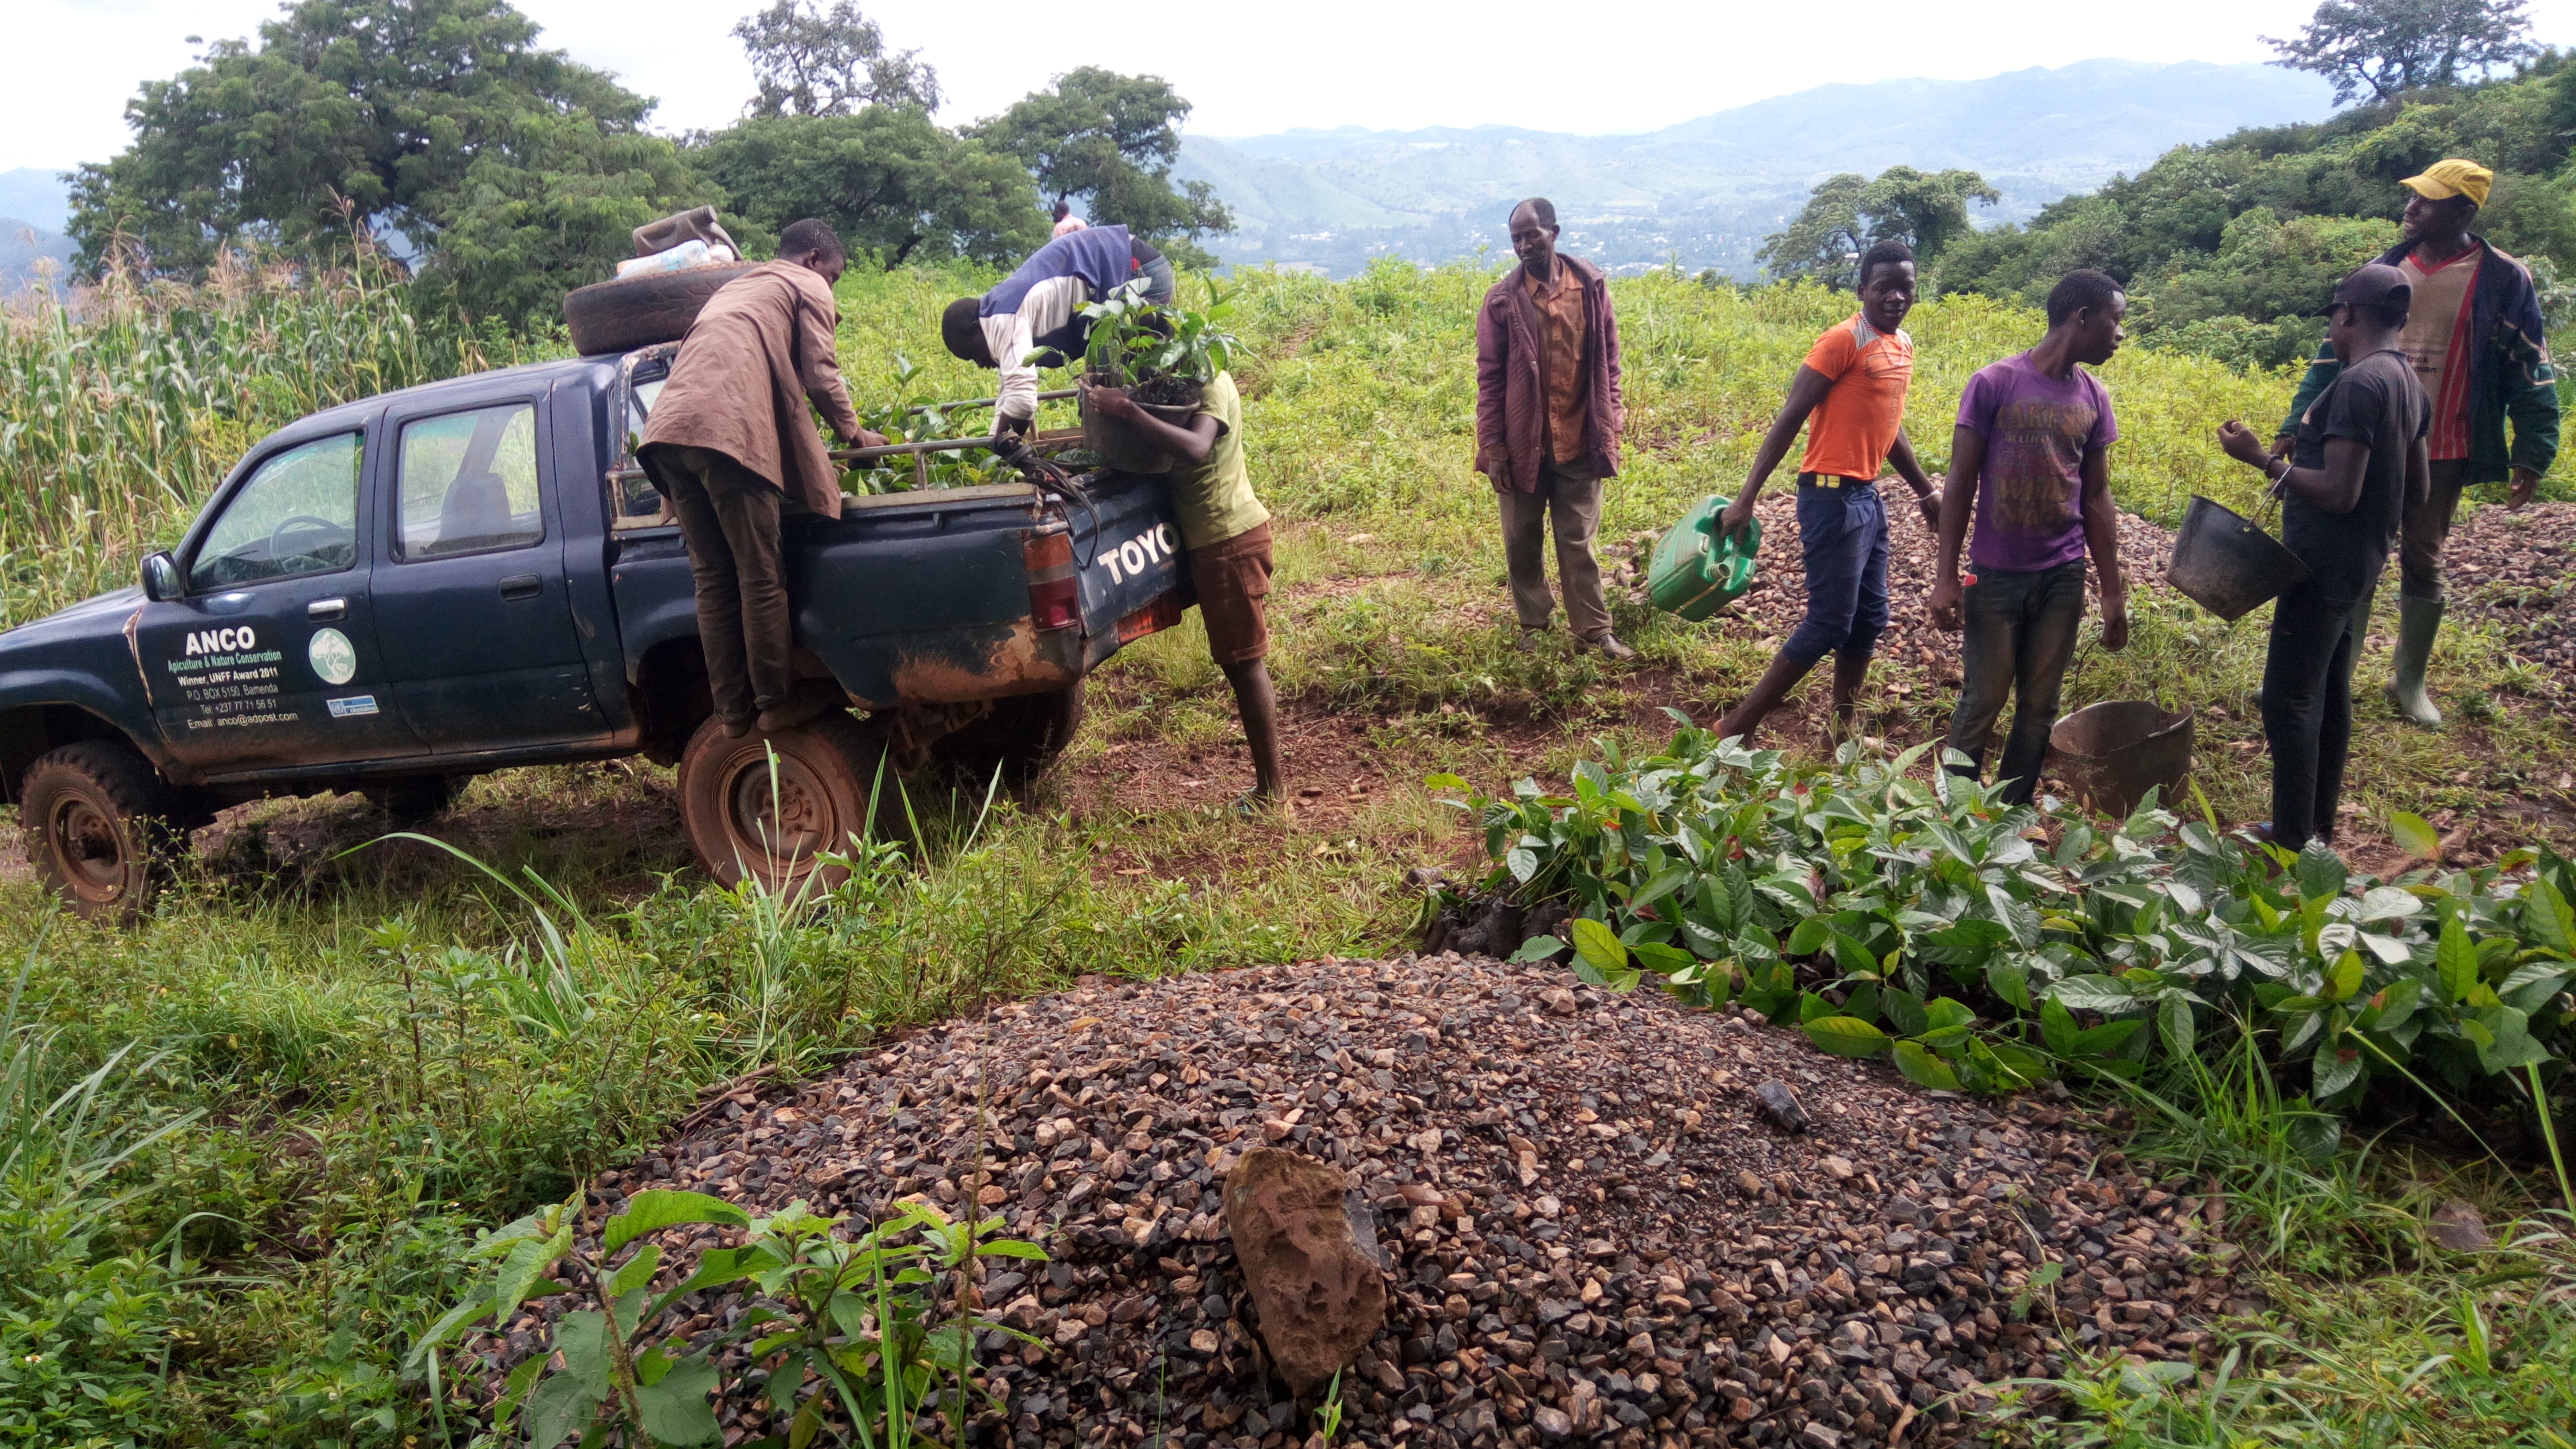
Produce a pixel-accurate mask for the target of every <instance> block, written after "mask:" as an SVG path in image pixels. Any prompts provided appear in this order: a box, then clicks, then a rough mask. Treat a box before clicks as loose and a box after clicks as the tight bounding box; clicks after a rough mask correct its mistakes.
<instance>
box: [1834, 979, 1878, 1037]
mask: <svg viewBox="0 0 2576 1449" xmlns="http://www.w3.org/2000/svg"><path fill="white" fill-rule="evenodd" d="M1841 1014H1842V1015H1844V1016H1855V1017H1858V1018H1860V1019H1861V1020H1862V1021H1865V1022H1868V1023H1869V1024H1871V1025H1872V1026H1876V1025H1877V1024H1878V986H1877V985H1876V983H1874V982H1868V981H1864V982H1862V983H1861V984H1860V985H1858V986H1856V987H1853V988H1852V990H1851V991H1850V993H1849V994H1847V995H1846V996H1844V997H1843V1009H1842V1013H1841Z"/></svg>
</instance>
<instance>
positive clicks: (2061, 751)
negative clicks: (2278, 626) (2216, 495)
mask: <svg viewBox="0 0 2576 1449" xmlns="http://www.w3.org/2000/svg"><path fill="white" fill-rule="evenodd" d="M2204 501H2205V500H2204ZM2210 506H2211V507H2212V508H2216V507H2218V505H2216V504H2214V503H2213V504H2211V505H2210ZM2219 511H2220V512H2226V510H2224V509H2220V510H2219ZM2228 516H2229V517H2231V518H2233V517H2234V516H2235V515H2234V514H2229V515H2228ZM2293 562H2296V560H2293ZM2248 607H2251V606H2250V605H2249V606H2248ZM2191 718H2192V717H2191V712H2190V711H2188V710H2186V711H2184V712H2183V713H2181V714H2175V713H2174V712H2173V711H2171V710H2168V709H2166V708H2165V707H2164V706H2162V705H2159V704H2154V703H2151V702H2149V701H2147V700H2143V699H2113V700H2105V701H2103V702H2102V703H2100V704H2088V705H2086V706H2084V707H2083V708H2082V709H2079V710H2077V711H2076V712H2075V713H2073V714H2070V715H2068V716H2067V717H2066V718H2064V719H2062V720H2059V721H2058V722H2057V726H2056V728H2054V729H2051V730H2050V731H2049V732H2048V750H2049V768H2050V769H2052V770H2053V771H2055V772H2056V775H2057V777H2058V778H2059V779H2061V780H2064V781H2065V782H2066V784H2067V788H2068V789H2070V790H2072V791H2073V792H2074V794H2075V798H2076V799H2078V800H2081V801H2083V802H2084V804H2085V805H2086V806H2088V807H2090V808H2091V809H2093V810H2095V811H2097V812H2099V813H2101V814H2104V815H2109V816H2113V817H2116V818H2119V819H2126V818H2127V817H2128V814H2129V812H2130V811H2132V810H2135V809H2137V808H2138V802H2139V801H2140V800H2142V799H2145V798H2146V794H2147V791H2148V789H2149V788H2150V787H2153V788H2155V789H2157V790H2158V791H2159V792H2160V793H2159V794H2158V795H2157V797H2156V798H2157V799H2158V800H2159V801H2161V802H2163V803H2164V804H2167V805H2170V804H2172V803H2173V798H2174V792H2175V791H2176V790H2179V789H2181V788H2182V782H2183V781H2184V780H2185V779H2186V778H2188V777H2189V776H2190V774H2191V745H2192V734H2193V731H2192V722H2191Z"/></svg>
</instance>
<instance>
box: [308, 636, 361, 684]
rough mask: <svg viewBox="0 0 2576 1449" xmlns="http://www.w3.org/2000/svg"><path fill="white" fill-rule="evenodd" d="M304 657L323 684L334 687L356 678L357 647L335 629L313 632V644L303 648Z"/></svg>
mask: <svg viewBox="0 0 2576 1449" xmlns="http://www.w3.org/2000/svg"><path fill="white" fill-rule="evenodd" d="M304 657H305V658H306V659H308V660H310V661H312V664H313V672H314V674H316V675H318V676H319V677H320V678H321V680H322V682H323V683H324V684H328V685H332V686H334V687H336V686H339V685H343V684H346V683H348V682H349V681H350V680H352V679H355V678H357V677H358V647H357V646H356V645H354V644H352V643H350V642H349V636H348V635H346V634H343V633H341V632H340V631H339V630H337V629H316V630H314V631H313V642H312V643H310V644H307V645H305V646H304Z"/></svg>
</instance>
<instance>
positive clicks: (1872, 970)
mask: <svg viewBox="0 0 2576 1449" xmlns="http://www.w3.org/2000/svg"><path fill="white" fill-rule="evenodd" d="M1834 964H1836V965H1838V966H1840V967H1842V968H1843V972H1844V974H1845V975H1849V976H1875V975H1877V974H1878V958H1877V957H1875V956H1873V955H1871V954H1869V948H1868V947H1867V946H1864V945H1862V944H1861V943H1860V942H1859V941H1857V940H1855V939H1853V938H1852V937H1851V936H1850V935H1848V934H1846V933H1844V932H1841V931H1836V932H1834Z"/></svg>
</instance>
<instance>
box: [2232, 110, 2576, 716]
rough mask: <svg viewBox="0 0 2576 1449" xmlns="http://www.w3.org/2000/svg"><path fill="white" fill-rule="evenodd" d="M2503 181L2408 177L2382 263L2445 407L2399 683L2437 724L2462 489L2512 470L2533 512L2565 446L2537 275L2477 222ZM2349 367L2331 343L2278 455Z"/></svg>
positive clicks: (2413, 356)
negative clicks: (2446, 551)
mask: <svg viewBox="0 0 2576 1449" xmlns="http://www.w3.org/2000/svg"><path fill="white" fill-rule="evenodd" d="M2493 179H2494V174H2493V173H2492V172H2490V171H2488V170H2487V169H2486V168H2485V167H2483V166H2480V165H2479V164H2477V163H2476V162H2474V161H2462V160H2457V159H2454V160H2447V161H2437V162H2435V163H2433V164H2432V165H2431V166H2428V167H2426V168H2424V174H2423V175H2421V176H2409V177H2407V178H2406V180H2405V181H2404V182H2403V183H2402V184H2403V185H2405V186H2406V187H2407V188H2408V189H2409V190H2411V191H2413V192H2414V193H2415V194H2414V195H2413V196H2410V197H2408V198H2407V200H2406V217H2405V223H2404V225H2405V228H2406V232H2405V238H2406V239H2405V240H2404V241H2401V242H2399V243H2398V244H2397V245H2396V246H2394V247H2391V248H2389V249H2388V251H2387V252H2386V253H2385V254H2384V255H2382V256H2381V257H2380V258H2379V260H2380V262H2381V263H2382V264H2384V265H2387V266H2392V267H2395V268H2397V269H2398V271H2399V272H2400V273H2401V274H2402V275H2403V276H2404V277H2405V278H2406V281H2407V284H2408V286H2409V287H2410V288H2411V289H2412V295H2413V299H2414V300H2413V305H2412V307H2411V309H2410V310H2409V311H2408V314H2407V320H2406V332H2405V341H2404V343H2403V344H2402V346H2403V350H2404V351H2405V353H2406V359H2407V361H2408V362H2409V363H2411V364H2413V366H2414V368H2415V375H2416V378H2417V379H2418V380H2419V381H2420V382H2421V383H2422V384H2423V387H2424V394H2425V396H2426V397H2427V398H2428V399H2429V400H2430V401H2431V404H2432V418H2431V425H2430V428H2429V432H2428V446H2427V452H2428V453H2429V454H2430V456H2431V459H2432V469H2433V486H2432V490H2431V492H2430V494H2429V495H2428V496H2427V497H2426V498H2425V499H2424V500H2423V501H2422V502H2419V503H2410V504H2409V505H2408V507H2407V509H2406V514H2405V521H2404V523H2403V525H2402V526H2401V528H2400V530H2399V544H2398V555H2397V558H2398V577H2399V583H2398V598H2397V607H2398V633H2397V660H2396V665H2397V667H2396V677H2395V678H2394V679H2392V680H2391V681H2390V682H2389V684H2388V689H2387V693H2388V702H2389V703H2390V704H2391V705H2394V706H2395V707H2396V709H2397V711H2398V713H2400V714H2402V715H2404V716H2405V717H2406V718H2408V719H2410V720H2412V721H2414V722H2415V723H2417V724H2419V725H2423V726H2425V727H2427V728H2433V727H2436V726H2439V725H2440V724H2441V723H2442V712H2441V711H2440V710H2439V709H2437V708H2435V707H2434V705H2433V698H2432V696H2431V695H2430V694H2428V693H2426V692H2425V688H2424V667H2425V665H2426V664H2427V663H2428V662H2429V661H2430V660H2431V659H2432V657H2433V640H2434V637H2435V636H2436V635H2437V634H2439V633H2440V632H2441V628H2442V543H2443V540H2444V539H2445V538H2447V537H2448V536H2449V535H2450V532H2451V519H2452V516H2453V515H2454V513H2455V512H2456V511H2457V509H2458V508H2459V503H2460V490H2461V489H2462V488H2464V487H2466V486H2468V485H2469V484H2472V483H2500V482H2503V481H2505V479H2506V478H2507V477H2510V478H2511V479H2512V491H2511V492H2510V493H2509V494H2508V495H2507V506H2508V507H2512V508H2520V507H2522V506H2523V505H2524V504H2526V503H2528V502H2530V501H2531V495H2532V491H2533V490H2534V489H2536V488H2538V487H2539V486H2540V477H2541V475H2542V474H2544V473H2546V472H2548V471H2549V464H2550V461H2551V460H2552V459H2554V458H2555V457H2557V455H2558V374H2557V372H2556V371H2555V370H2554V369H2553V368H2552V367H2551V366H2550V362H2549V342H2548V338H2547V337H2546V335H2545V334H2544V333H2543V331H2542V327H2541V318H2540V299H2539V296H2538V294H2537V293H2536V292H2535V291H2534V289H2533V287H2532V285H2531V272H2530V270H2529V269H2527V268H2526V267H2524V266H2523V264H2522V263H2521V262H2519V261H2516V260H2514V259H2513V258H2512V257H2510V256H2507V255H2505V254H2504V253H2503V252H2501V251H2498V250H2497V249H2496V248H2495V247H2494V246H2492V245H2490V244H2489V243H2488V242H2487V241H2486V240H2485V239H2483V238H2481V237H2478V236H2474V235H2472V234H2470V231H2469V227H2470V225H2471V224H2472V223H2473V222H2475V221H2476V219H2477V214H2478V208H2479V207H2481V206H2483V205H2485V204H2486V199H2487V186H2488V183H2489V182H2491V181H2492V180H2493ZM2342 371H2343V367H2342V364H2340V363H2338V362H2336V361H2335V359H2334V348H2333V345H2332V344H2331V342H2329V344H2328V345H2327V346H2326V347H2325V348H2323V349H2321V350H2320V351H2319V352H2318V353H2317V358H2316V361H2314V362H2312V363H2310V364H2309V365H2308V375H2307V378H2306V380H2305V381H2303V382H2302V383H2300V384H2299V392H2298V396H2297V397H2296V398H2295V399H2293V400H2292V401H2291V403H2290V416H2289V418H2288V420H2287V421H2285V422H2283V423H2282V424H2281V429H2280V435H2279V437H2278V439H2277V440H2276V441H2275V442H2274V444H2273V455H2274V456H2275V457H2280V456H2285V455H2286V454H2287V453H2288V451H2289V445H2290V441H2291V439H2292V438H2293V437H2294V436H2295V435H2296V434H2297V432H2298V429H2299V420H2300V419H2301V418H2303V417H2305V416H2306V415H2307V412H2308V408H2309V406H2310V405H2311V404H2313V403H2315V402H2316V400H2317V399H2318V398H2320V397H2322V396H2324V394H2325V391H2326V389H2327V388H2328V387H2329V386H2331V385H2332V384H2333V382H2334V380H2335V379H2336V378H2337V377H2338V376H2340V375H2341V374H2342ZM2507 421H2510V422H2511V423H2512V424H2513V443H2512V446H2511V447H2510V448H2508V447H2507V446H2506V444H2505V424H2506V422H2507Z"/></svg>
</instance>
